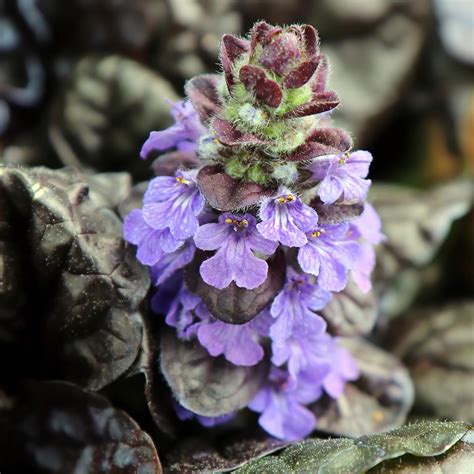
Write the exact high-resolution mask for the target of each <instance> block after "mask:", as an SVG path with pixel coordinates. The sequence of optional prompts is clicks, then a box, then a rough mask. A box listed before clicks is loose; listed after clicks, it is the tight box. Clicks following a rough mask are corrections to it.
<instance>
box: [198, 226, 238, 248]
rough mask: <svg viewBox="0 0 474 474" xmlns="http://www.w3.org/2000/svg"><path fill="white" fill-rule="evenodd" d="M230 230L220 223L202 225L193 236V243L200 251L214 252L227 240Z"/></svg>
mask: <svg viewBox="0 0 474 474" xmlns="http://www.w3.org/2000/svg"><path fill="white" fill-rule="evenodd" d="M229 231H230V229H229V228H228V227H227V226H225V225H222V224H221V223H219V224H217V223H213V224H204V225H202V226H201V227H199V229H198V230H197V231H196V233H195V234H194V243H195V244H196V247H197V248H198V249H201V250H216V249H218V248H220V247H221V246H222V245H224V243H225V242H226V241H227V239H228V238H229Z"/></svg>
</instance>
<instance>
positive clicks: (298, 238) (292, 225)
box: [257, 188, 318, 247]
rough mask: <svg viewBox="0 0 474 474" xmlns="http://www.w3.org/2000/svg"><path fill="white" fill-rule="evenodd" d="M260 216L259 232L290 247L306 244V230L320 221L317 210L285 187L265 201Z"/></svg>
mask: <svg viewBox="0 0 474 474" xmlns="http://www.w3.org/2000/svg"><path fill="white" fill-rule="evenodd" d="M259 217H260V219H261V221H262V222H260V223H259V224H257V228H258V230H259V232H260V233H261V234H262V235H263V236H264V237H265V238H267V239H269V240H272V241H274V242H281V243H282V244H283V245H287V246H288V247H302V246H303V245H305V244H306V243H307V241H308V239H307V238H306V232H308V231H310V230H311V229H313V228H314V227H316V225H317V223H318V214H317V213H316V211H315V210H314V209H312V208H311V207H309V206H307V205H306V204H303V203H302V202H301V199H300V198H299V197H297V196H296V195H294V194H293V193H291V192H290V191H289V190H287V189H284V188H283V189H280V190H279V192H278V194H277V196H274V197H271V198H267V199H265V200H264V201H263V203H262V205H261V207H260V214H259Z"/></svg>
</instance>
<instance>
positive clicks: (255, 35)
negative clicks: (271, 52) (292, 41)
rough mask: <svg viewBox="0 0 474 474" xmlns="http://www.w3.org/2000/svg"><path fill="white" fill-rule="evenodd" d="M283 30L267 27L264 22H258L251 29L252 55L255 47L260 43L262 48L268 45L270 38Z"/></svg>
mask: <svg viewBox="0 0 474 474" xmlns="http://www.w3.org/2000/svg"><path fill="white" fill-rule="evenodd" d="M282 31H283V30H282V29H281V28H280V27H279V26H272V25H269V24H268V23H267V22H266V21H260V22H259V23H257V24H256V25H255V26H254V27H253V28H252V40H251V48H252V53H253V52H254V51H255V46H257V43H260V44H261V45H262V46H264V45H266V44H268V43H269V42H270V41H271V39H272V37H273V36H275V35H277V34H279V33H281V32H282Z"/></svg>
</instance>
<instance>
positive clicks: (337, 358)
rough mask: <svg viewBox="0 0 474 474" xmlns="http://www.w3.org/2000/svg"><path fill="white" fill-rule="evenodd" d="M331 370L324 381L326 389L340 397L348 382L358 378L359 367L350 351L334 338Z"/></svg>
mask: <svg viewBox="0 0 474 474" xmlns="http://www.w3.org/2000/svg"><path fill="white" fill-rule="evenodd" d="M331 352H332V356H331V371H330V372H329V373H328V374H327V375H326V377H325V378H324V381H323V388H324V391H325V392H326V393H327V394H328V395H329V396H330V397H332V398H339V397H340V396H341V395H342V393H343V392H344V387H345V385H346V382H348V381H352V380H357V378H358V377H359V368H358V367H357V364H356V362H355V360H354V358H353V357H352V355H351V354H350V352H349V351H348V350H347V349H346V348H344V347H341V346H339V345H338V344H337V340H333V347H332V349H331Z"/></svg>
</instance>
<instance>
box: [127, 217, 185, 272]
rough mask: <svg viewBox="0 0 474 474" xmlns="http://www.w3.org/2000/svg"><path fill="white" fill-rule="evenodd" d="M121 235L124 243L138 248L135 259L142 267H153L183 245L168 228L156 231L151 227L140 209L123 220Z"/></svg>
mask: <svg viewBox="0 0 474 474" xmlns="http://www.w3.org/2000/svg"><path fill="white" fill-rule="evenodd" d="M123 234H124V238H125V240H126V241H128V242H130V243H131V244H134V245H137V246H138V250H137V259H138V260H139V261H140V262H141V263H143V264H144V265H155V264H156V263H157V262H158V261H159V260H160V259H161V258H162V257H163V256H164V255H166V254H168V253H172V252H174V251H175V250H177V249H178V248H179V247H180V246H181V245H182V244H183V241H182V240H179V239H177V238H175V237H174V236H173V235H172V234H171V232H170V230H169V229H168V228H164V229H160V230H156V229H154V228H153V227H151V226H150V225H149V224H148V223H147V222H146V221H145V219H144V218H143V212H142V211H141V210H140V209H134V210H133V211H132V212H130V214H128V216H127V217H126V218H125V220H124V224H123Z"/></svg>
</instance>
